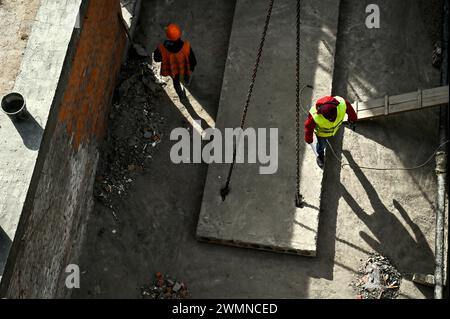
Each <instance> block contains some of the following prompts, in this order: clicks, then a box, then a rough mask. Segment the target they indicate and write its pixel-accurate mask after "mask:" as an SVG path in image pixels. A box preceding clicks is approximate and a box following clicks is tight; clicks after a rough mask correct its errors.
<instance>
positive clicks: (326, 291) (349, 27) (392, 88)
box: [73, 0, 440, 298]
mask: <svg viewBox="0 0 450 319" xmlns="http://www.w3.org/2000/svg"><path fill="white" fill-rule="evenodd" d="M365 2H366V1H356V0H343V1H342V3H341V6H342V7H341V18H340V25H339V34H338V46H337V52H336V66H337V67H336V69H335V73H334V79H333V83H334V85H333V93H334V94H339V95H343V96H348V97H349V98H350V99H351V98H356V97H358V96H359V97H360V98H368V97H379V96H382V95H383V94H384V93H389V94H396V93H403V92H405V91H406V92H409V91H414V90H416V89H417V88H418V87H421V88H426V87H432V86H435V85H436V86H437V85H439V82H438V81H439V72H438V71H437V70H433V69H432V68H431V66H430V65H431V62H430V61H431V53H432V45H433V43H434V41H435V40H438V39H439V32H438V31H437V30H436V29H438V28H439V24H438V23H437V24H436V25H435V26H434V27H433V25H432V24H430V23H428V21H430V19H431V20H433V19H435V15H436V14H437V13H439V12H440V7H439V6H438V5H436V6H434V5H435V2H434V1H433V6H434V9H433V10H431V11H430V10H428V11H427V10H424V4H425V3H428V2H425V1H417V2H414V4H411V5H410V6H409V7H407V8H405V6H404V3H403V1H401V0H395V1H392V0H391V1H387V0H386V1H379V2H380V3H379V5H380V8H381V9H382V28H381V29H380V30H368V29H366V28H365V26H364V24H363V21H364V18H365V15H364V12H365V10H364V9H365ZM368 3H369V2H367V4H368ZM425 7H426V8H429V7H428V6H425ZM233 8H234V5H233V2H232V1H221V0H215V1H206V0H198V1H192V2H191V3H190V6H189V8H186V5H185V3H184V2H181V1H178V2H175V1H162V0H154V1H148V2H145V3H144V4H143V9H142V10H143V11H142V16H141V23H140V24H141V27H140V28H139V29H138V31H137V32H138V34H139V33H140V35H138V39H139V41H140V42H142V43H143V42H145V45H146V46H147V47H148V48H153V47H154V46H155V45H156V43H157V42H158V41H159V40H162V26H163V25H164V24H166V23H167V22H169V21H177V22H179V23H180V24H181V25H182V26H183V27H184V28H185V29H186V33H185V34H186V38H188V39H189V40H190V41H191V42H192V45H193V48H194V50H196V54H197V55H198V58H199V63H200V64H199V69H198V70H197V73H198V74H197V75H196V76H198V77H197V78H196V82H194V84H193V87H192V92H191V93H192V94H193V96H195V97H196V99H197V100H198V101H199V104H201V105H202V106H203V107H204V108H205V109H206V110H207V112H209V114H210V115H211V116H213V117H215V114H216V113H217V105H218V101H219V96H220V89H221V79H222V77H223V69H224V65H225V63H224V62H225V60H226V57H227V47H228V38H229V34H230V27H231V22H232V21H231V20H232V17H233ZM400 12H401V13H402V14H399V13H400ZM417 43H420V45H419V46H418V45H417ZM197 80H201V81H197ZM243 89H244V90H246V88H243ZM176 104H177V102H176V98H175V97H174V92H173V90H168V95H167V96H164V97H162V98H161V101H160V103H159V109H158V111H159V112H160V113H162V115H163V116H164V117H165V118H166V119H167V122H168V125H167V127H166V131H165V132H163V133H164V136H168V133H169V132H170V131H171V130H172V129H173V128H175V127H179V126H180V125H181V124H180V123H182V120H183V117H182V115H181V113H180V112H179V111H178V109H177V108H176ZM436 121H437V117H436V112H435V111H434V110H430V111H424V112H421V113H416V114H404V115H399V116H396V117H392V118H389V119H388V120H386V119H385V120H377V121H370V122H367V123H360V124H359V125H358V128H357V131H356V132H348V130H345V133H344V132H343V131H342V134H341V135H343V136H344V139H343V143H337V142H335V143H334V144H333V145H334V146H335V147H336V149H337V151H338V153H339V154H341V152H340V149H341V148H342V149H343V152H342V157H343V158H345V159H346V160H348V161H355V162H357V163H361V164H365V165H373V166H411V165H417V164H419V163H420V162H422V161H423V160H424V159H426V158H427V157H428V156H429V155H430V154H431V153H432V152H433V151H434V148H435V147H436V140H437V131H436V125H435V124H436ZM336 140H339V138H336ZM341 144H342V145H341ZM172 145H173V143H172V142H170V141H169V140H168V139H165V140H163V142H162V143H161V144H159V146H158V149H157V152H156V153H155V156H154V157H153V163H152V167H151V168H152V171H151V173H148V174H145V175H142V176H140V177H139V178H138V179H137V180H136V181H135V182H134V184H133V186H132V188H131V190H130V192H129V194H128V196H127V197H126V199H125V200H124V201H123V202H121V203H120V207H119V209H118V210H117V211H116V214H117V216H118V217H119V219H120V220H121V221H120V222H115V221H114V219H113V218H112V216H111V213H110V212H109V211H108V210H106V209H105V208H104V207H102V206H101V205H97V206H96V208H95V211H94V212H93V214H92V217H91V221H90V224H89V225H88V230H87V239H86V242H85V249H84V255H83V256H82V260H81V265H80V266H81V268H82V272H83V274H82V278H81V289H79V290H77V291H75V293H74V295H73V296H74V297H76V298H91V297H97V298H98V297H100V298H138V297H140V294H139V287H140V286H141V285H142V284H144V283H148V282H149V281H151V280H152V278H153V274H154V273H155V272H156V271H161V272H163V273H167V274H170V275H172V276H175V277H177V278H179V279H180V280H184V281H185V282H186V283H187V284H188V287H189V289H190V292H191V295H192V297H194V298H355V293H354V291H353V290H352V288H351V287H350V286H349V284H350V282H351V281H352V279H353V278H354V276H355V274H356V271H357V269H358V267H359V266H360V264H361V260H362V259H365V258H366V257H367V255H368V254H369V253H371V252H380V253H383V254H385V255H386V256H388V257H390V258H391V259H392V261H393V262H394V264H396V265H397V266H398V268H399V270H400V271H401V272H403V273H409V272H415V271H419V272H432V263H433V260H432V259H433V245H434V243H433V240H434V239H433V238H434V227H433V226H434V216H433V202H434V189H435V179H434V173H433V165H432V164H430V165H429V166H427V167H426V168H424V169H422V170H418V171H410V172H399V171H394V172H390V173H379V172H368V171H361V170H359V169H350V168H348V167H346V168H343V169H342V170H340V169H336V168H337V167H339V166H338V163H336V160H334V159H333V158H331V157H328V158H327V163H326V170H325V175H324V185H326V186H325V189H324V194H323V199H322V208H323V212H322V215H321V217H320V226H319V234H318V251H319V253H318V256H317V257H316V258H304V257H298V256H289V255H282V254H274V253H269V252H260V251H253V250H248V249H241V248H232V247H225V246H219V245H210V244H204V243H198V242H197V241H196V239H195V229H196V225H197V221H198V214H199V211H200V205H201V200H202V193H203V186H204V182H205V177H206V170H207V166H206V165H204V164H186V165H174V164H172V163H171V161H170V159H169V150H170V147H171V146H172ZM347 150H348V151H349V152H348V151H347ZM393 186H394V187H393ZM102 229H105V230H106V232H104V234H103V235H100V233H101V232H100V231H101V230H102ZM112 230H116V231H117V232H116V233H115V234H114V233H112ZM431 292H432V291H431V290H430V289H427V288H422V287H416V286H415V285H413V284H412V283H411V282H409V281H406V280H405V281H404V282H403V284H402V290H401V297H402V298H424V297H427V298H429V297H431Z"/></svg>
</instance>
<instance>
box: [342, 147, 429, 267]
mask: <svg viewBox="0 0 450 319" xmlns="http://www.w3.org/2000/svg"><path fill="white" fill-rule="evenodd" d="M343 154H344V156H345V157H346V158H347V160H348V162H349V164H350V165H352V166H351V167H352V169H353V171H354V173H355V175H356V177H357V178H358V180H359V182H360V183H361V185H362V186H363V187H364V189H365V191H366V193H367V196H368V198H369V201H370V204H371V206H372V208H373V213H372V214H368V213H367V212H365V211H364V210H363V209H362V208H361V206H360V205H359V204H358V202H357V201H356V200H355V199H354V198H353V197H352V195H351V194H350V193H349V192H348V190H347V189H346V188H345V187H344V186H343V185H342V197H343V198H344V200H345V201H346V202H347V203H348V205H349V206H350V207H351V209H352V210H353V212H354V213H355V214H356V215H357V216H358V217H359V218H360V219H361V220H362V221H363V222H364V223H365V224H366V225H367V227H368V228H369V230H370V232H371V233H372V234H373V235H374V236H375V237H376V238H372V237H371V236H370V235H369V234H367V233H366V232H364V231H360V236H361V237H362V238H363V239H364V240H365V241H366V242H367V244H369V246H370V247H372V249H373V250H374V251H376V252H378V253H379V254H381V255H384V256H386V257H388V258H390V259H391V261H392V262H393V264H395V265H397V266H398V267H399V270H400V271H401V272H402V273H404V274H405V273H406V274H411V273H425V274H427V273H433V271H434V254H433V251H432V250H431V249H430V246H429V245H428V242H427V240H426V237H425V235H424V234H423V232H422V231H421V229H420V227H419V226H418V225H417V224H415V223H414V222H413V220H412V219H411V217H410V216H409V214H408V213H407V212H406V211H405V209H404V208H403V207H402V205H401V204H400V203H399V202H398V201H397V200H395V199H394V200H393V206H394V207H395V209H397V211H398V212H399V213H400V215H401V217H402V218H403V219H404V222H405V223H406V224H407V225H408V226H409V227H410V229H411V230H412V232H413V234H414V236H411V235H410V232H408V230H407V229H406V228H405V226H404V225H403V224H402V222H401V221H400V220H399V219H398V218H397V217H396V216H395V215H394V214H393V213H392V212H391V211H390V210H389V209H388V208H387V207H386V206H385V205H384V204H383V202H382V201H381V199H380V198H379V196H378V194H377V192H376V190H375V188H374V187H373V186H372V184H371V183H370V182H369V180H368V179H367V177H366V176H365V174H364V173H363V172H362V170H361V169H360V168H359V167H358V166H356V163H355V161H354V159H353V157H352V156H351V154H350V152H348V151H343Z"/></svg>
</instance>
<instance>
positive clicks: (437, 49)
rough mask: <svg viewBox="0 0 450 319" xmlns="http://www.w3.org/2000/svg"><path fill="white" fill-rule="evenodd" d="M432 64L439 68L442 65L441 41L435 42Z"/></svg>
mask: <svg viewBox="0 0 450 319" xmlns="http://www.w3.org/2000/svg"><path fill="white" fill-rule="evenodd" d="M432 65H433V67H435V68H437V69H439V68H440V67H441V65H442V45H441V42H440V41H438V42H436V43H435V44H434V50H433V56H432Z"/></svg>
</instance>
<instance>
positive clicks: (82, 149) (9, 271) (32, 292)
mask: <svg viewBox="0 0 450 319" xmlns="http://www.w3.org/2000/svg"><path fill="white" fill-rule="evenodd" d="M119 12H120V5H119V1H118V0H117V1H111V0H95V1H92V0H91V1H87V0H84V1H82V3H81V7H80V14H79V17H80V28H77V27H75V28H74V31H73V34H72V39H71V42H70V45H69V48H68V51H67V54H66V57H65V62H64V66H63V69H62V72H61V76H60V78H59V83H58V88H57V90H56V95H55V98H54V100H53V103H52V108H51V110H50V116H49V119H48V122H47V126H46V127H45V131H44V135H43V139H42V143H41V146H40V150H39V155H38V159H37V164H36V167H35V169H34V173H33V178H32V182H31V185H30V189H29V190H28V194H27V198H26V201H25V205H24V209H23V212H22V215H21V217H20V221H19V226H18V228H17V231H16V235H15V239H14V242H13V244H12V248H11V251H10V254H9V257H8V261H7V264H6V268H5V272H4V276H3V279H2V283H1V284H2V285H1V289H0V295H1V296H4V297H7V298H52V297H68V296H69V295H70V293H71V291H70V290H69V289H67V288H66V287H65V284H64V283H65V278H66V273H65V268H66V266H67V265H68V264H72V263H77V259H78V255H79V247H80V244H81V240H82V238H83V232H84V225H85V223H86V221H87V218H88V215H89V211H90V209H91V206H92V185H93V179H94V176H95V170H96V165H97V160H98V145H99V142H100V141H101V140H102V137H103V134H104V131H105V124H106V118H107V114H108V109H109V105H110V102H111V98H112V93H113V90H114V87H115V81H116V78H117V75H118V72H119V68H120V65H121V61H122V58H123V55H124V51H125V46H126V36H125V33H124V31H123V27H122V25H121V24H120V20H119V19H118V13H119Z"/></svg>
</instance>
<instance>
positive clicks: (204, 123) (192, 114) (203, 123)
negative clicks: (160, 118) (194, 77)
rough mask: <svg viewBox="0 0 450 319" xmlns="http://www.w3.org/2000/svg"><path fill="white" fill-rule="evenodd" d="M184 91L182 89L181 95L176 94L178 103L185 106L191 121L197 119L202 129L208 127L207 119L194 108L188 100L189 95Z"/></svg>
mask: <svg viewBox="0 0 450 319" xmlns="http://www.w3.org/2000/svg"><path fill="white" fill-rule="evenodd" d="M185 92H186V91H184V94H182V95H181V96H180V95H178V96H179V98H180V103H181V104H182V105H183V106H184V107H185V109H186V112H187V113H188V114H189V116H190V117H191V118H192V120H193V121H197V122H199V123H200V126H201V128H202V129H203V130H205V129H207V128H210V127H211V126H210V125H209V124H208V122H207V120H206V119H205V118H203V117H201V116H200V114H199V112H198V111H197V110H196V109H195V108H194V106H193V105H192V103H191V101H190V100H189V96H187V95H186V93H185ZM189 120H190V119H189ZM191 124H193V123H191Z"/></svg>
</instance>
